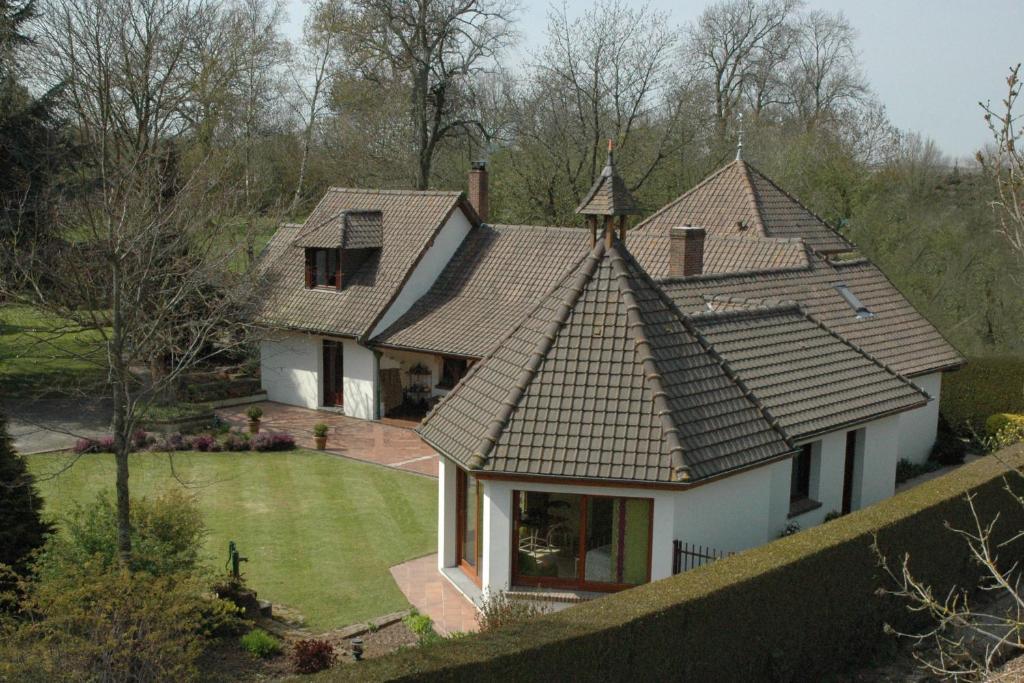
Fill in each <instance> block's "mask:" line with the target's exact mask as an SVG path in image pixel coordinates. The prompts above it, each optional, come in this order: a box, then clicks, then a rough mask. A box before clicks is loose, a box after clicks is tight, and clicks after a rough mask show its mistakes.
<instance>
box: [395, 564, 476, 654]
mask: <svg viewBox="0 0 1024 683" xmlns="http://www.w3.org/2000/svg"><path fill="white" fill-rule="evenodd" d="M391 576H393V577H394V578H395V583H397V584H398V587H399V588H400V589H401V590H402V593H404V594H405V597H406V599H407V600H408V601H409V602H411V603H412V605H413V606H414V607H415V608H416V609H418V610H419V611H420V613H421V614H426V615H427V616H428V617H430V618H431V619H433V620H434V630H435V631H437V632H438V633H439V634H441V635H443V636H444V635H448V634H449V633H453V632H455V631H462V632H464V633H468V632H472V631H476V630H478V629H479V626H477V623H476V615H477V611H476V607H474V606H473V603H471V602H470V601H469V600H468V599H467V598H466V596H464V595H463V594H462V593H460V592H459V591H458V590H456V588H455V586H453V585H452V584H451V583H450V582H449V581H448V579H446V578H445V577H443V576H441V573H440V572H439V571H438V570H437V555H436V554H435V555H427V556H426V557H420V558H417V559H415V560H410V561H409V562H405V563H403V564H399V565H395V566H394V567H392V568H391Z"/></svg>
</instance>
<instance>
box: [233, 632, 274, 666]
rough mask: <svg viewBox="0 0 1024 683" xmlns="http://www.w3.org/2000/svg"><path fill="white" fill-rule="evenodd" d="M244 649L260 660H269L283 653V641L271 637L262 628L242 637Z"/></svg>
mask: <svg viewBox="0 0 1024 683" xmlns="http://www.w3.org/2000/svg"><path fill="white" fill-rule="evenodd" d="M241 643H242V647H243V648H245V650H246V651H247V652H251V653H252V654H254V655H256V656H257V657H259V658H260V659H268V658H270V657H273V656H275V655H278V654H280V653H281V641H280V640H278V639H277V638H275V637H274V636H272V635H270V634H269V633H267V632H266V631H264V630H263V629H261V628H254V629H253V630H251V631H249V632H248V633H246V634H245V635H244V636H242V639H241Z"/></svg>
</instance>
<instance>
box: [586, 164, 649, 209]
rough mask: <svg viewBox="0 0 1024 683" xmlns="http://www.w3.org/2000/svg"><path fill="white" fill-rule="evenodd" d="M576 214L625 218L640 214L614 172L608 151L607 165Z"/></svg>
mask: <svg viewBox="0 0 1024 683" xmlns="http://www.w3.org/2000/svg"><path fill="white" fill-rule="evenodd" d="M576 213H579V214H583V215H589V216H626V215H630V214H635V213H640V208H639V207H638V206H637V203H636V200H635V199H634V198H633V195H632V194H630V192H629V189H628V188H627V187H626V183H625V182H623V180H622V178H621V177H620V176H619V173H618V171H616V170H615V159H614V158H613V156H612V152H611V150H610V149H609V151H608V163H606V164H605V167H604V169H603V170H602V171H601V175H599V176H598V177H597V180H595V181H594V184H593V186H591V188H590V191H589V192H588V193H587V196H586V197H584V198H583V201H582V202H580V205H579V206H578V207H577V208H576Z"/></svg>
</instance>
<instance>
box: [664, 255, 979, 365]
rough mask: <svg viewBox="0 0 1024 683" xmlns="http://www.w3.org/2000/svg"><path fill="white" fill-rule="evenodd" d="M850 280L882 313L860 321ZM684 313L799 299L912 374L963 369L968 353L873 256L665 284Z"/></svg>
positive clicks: (849, 338) (833, 327)
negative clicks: (844, 292) (841, 288)
mask: <svg viewBox="0 0 1024 683" xmlns="http://www.w3.org/2000/svg"><path fill="white" fill-rule="evenodd" d="M839 283H846V284H847V286H848V287H849V288H850V290H851V291H852V292H853V293H854V294H855V295H856V296H857V297H858V298H859V299H860V300H861V301H862V302H863V303H864V304H865V305H866V306H867V308H868V309H869V310H870V311H871V312H872V313H873V314H874V316H873V317H871V318H867V319H860V318H858V317H857V315H856V312H855V311H854V310H853V309H852V308H851V307H850V305H849V304H847V303H846V301H845V300H844V299H843V297H842V296H840V294H839V292H838V291H837V290H836V287H835V286H836V285H837V284H839ZM662 287H663V289H664V290H665V291H666V292H667V293H668V294H669V296H671V297H672V299H673V300H674V301H675V302H676V305H677V306H679V308H680V310H681V311H682V312H683V313H697V312H702V311H707V310H720V309H721V310H724V309H736V308H743V307H748V306H751V305H753V306H759V305H763V303H764V300H766V299H767V300H774V301H796V302H799V303H800V305H801V306H802V307H803V309H804V310H805V311H806V312H807V313H809V314H810V315H812V316H814V318H816V319H817V320H820V321H821V322H822V323H824V324H825V325H826V326H828V328H829V329H830V330H833V331H835V332H836V333H837V334H840V335H842V337H843V338H844V339H846V340H847V341H849V342H851V343H853V344H856V345H857V346H859V347H860V348H862V349H864V351H865V352H867V353H868V354H870V355H871V356H872V357H873V358H876V359H877V360H878V361H879V362H881V363H884V364H886V365H888V366H890V367H891V368H893V369H894V370H895V371H896V372H898V373H900V374H902V375H905V376H908V377H912V376H915V375H921V374H925V373H929V372H936V371H938V370H943V369H949V368H952V367H957V366H959V365H961V364H962V363H963V358H962V357H961V356H960V354H959V353H958V352H957V350H956V349H955V348H953V346H952V345H951V344H950V343H949V342H947V341H946V340H945V339H944V338H943V336H942V335H941V334H940V333H939V331H938V330H937V329H935V327H934V326H932V324H931V323H929V322H928V321H927V320H926V319H925V318H924V317H923V316H922V315H921V314H920V313H918V312H917V310H916V309H915V308H914V307H913V306H912V305H911V304H910V302H908V301H907V300H906V299H905V298H904V297H903V295H902V294H900V292H899V290H898V289H896V287H895V286H893V284H892V283H891V282H890V281H889V280H888V278H886V277H885V275H884V274H883V273H882V271H880V270H879V269H878V268H876V267H875V266H874V265H872V264H871V263H870V262H869V261H867V260H866V259H857V260H854V261H842V262H832V261H826V260H825V259H822V258H820V257H812V259H811V263H810V267H808V268H806V269H801V270H788V271H775V272H762V273H738V274H726V275H708V276H701V277H691V278H686V279H680V280H670V281H665V282H663V283H662Z"/></svg>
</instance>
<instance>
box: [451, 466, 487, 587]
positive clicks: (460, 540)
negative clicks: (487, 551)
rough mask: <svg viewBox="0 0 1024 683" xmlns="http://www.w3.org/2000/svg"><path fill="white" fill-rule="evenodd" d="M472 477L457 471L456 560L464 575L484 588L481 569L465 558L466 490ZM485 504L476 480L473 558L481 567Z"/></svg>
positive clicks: (481, 488)
mask: <svg viewBox="0 0 1024 683" xmlns="http://www.w3.org/2000/svg"><path fill="white" fill-rule="evenodd" d="M469 477H470V475H469V474H468V473H467V472H466V471H465V470H461V469H459V470H456V474H455V559H456V564H458V566H459V569H461V570H462V573H463V574H465V575H466V576H468V577H469V578H470V580H471V581H472V582H473V583H475V584H476V585H477V586H482V582H481V579H480V567H474V566H473V565H472V564H470V563H469V562H466V558H465V550H466V548H465V543H466V500H465V499H466V489H467V488H468V486H469ZM482 504H483V486H482V483H481V482H480V480H479V479H477V480H476V505H477V509H476V510H475V511H474V513H475V515H474V516H475V517H476V518H477V520H478V523H477V530H476V536H475V537H474V539H473V556H474V557H475V558H476V562H477V564H478V565H479V564H480V563H481V562H483V561H484V558H483V548H482V547H481V546H482V531H483V530H482V529H480V526H481V525H480V524H479V520H480V519H481V518H482V517H483V515H481V514H480V506H481V505H482Z"/></svg>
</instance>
